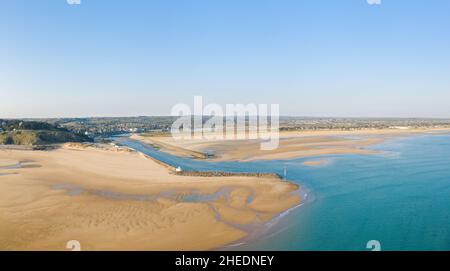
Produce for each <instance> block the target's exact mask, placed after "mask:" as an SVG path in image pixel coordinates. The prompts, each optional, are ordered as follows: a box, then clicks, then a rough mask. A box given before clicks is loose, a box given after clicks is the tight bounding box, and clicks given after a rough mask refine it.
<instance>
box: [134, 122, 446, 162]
mask: <svg viewBox="0 0 450 271" xmlns="http://www.w3.org/2000/svg"><path fill="white" fill-rule="evenodd" d="M448 131H449V129H443V128H429V129H413V128H411V129H361V130H352V131H342V130H319V131H284V132H281V133H280V142H279V146H278V148H276V149H275V150H269V151H266V150H261V148H260V144H261V141H260V140H203V139H184V140H175V139H174V138H172V137H171V136H170V134H166V135H161V134H158V135H157V136H149V135H138V134H135V135H132V138H133V139H136V140H140V141H143V142H146V143H150V144H153V145H156V146H159V147H160V148H161V150H162V151H165V152H168V153H170V154H172V155H177V156H181V157H191V158H205V157H206V155H205V154H206V153H213V154H214V156H213V157H210V159H213V160H216V161H254V160H287V159H294V158H302V157H314V156H320V155H330V154H373V153H376V152H375V151H372V150H369V149H366V147H368V146H371V145H374V144H377V143H380V142H382V141H383V140H384V139H385V138H386V137H394V136H407V135H412V134H418V133H438V132H448Z"/></svg>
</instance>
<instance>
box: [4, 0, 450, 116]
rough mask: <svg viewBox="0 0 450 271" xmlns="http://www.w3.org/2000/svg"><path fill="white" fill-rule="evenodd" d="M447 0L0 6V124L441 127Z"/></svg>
mask: <svg viewBox="0 0 450 271" xmlns="http://www.w3.org/2000/svg"><path fill="white" fill-rule="evenodd" d="M449 12H450V1H448V0H383V1H382V4H381V5H369V4H367V2H366V0H339V1H338V0H308V1H306V0H303V1H302V0H272V1H268V0H267V1H266V0H179V1H175V0H82V3H81V5H68V4H67V3H66V0H32V1H30V0H1V1H0V94H1V95H0V117H63V116H64V117H67V116H69V117H75V116H133V115H169V114H170V109H171V107H172V106H173V105H174V104H176V103H179V102H184V103H192V102H193V96H194V95H203V96H204V99H205V102H208V103H209V102H211V103H220V104H225V103H279V104H280V111H281V113H282V114H283V115H300V116H360V117H364V116H373V117H384V116H393V117H396V116H398V117H450V16H449Z"/></svg>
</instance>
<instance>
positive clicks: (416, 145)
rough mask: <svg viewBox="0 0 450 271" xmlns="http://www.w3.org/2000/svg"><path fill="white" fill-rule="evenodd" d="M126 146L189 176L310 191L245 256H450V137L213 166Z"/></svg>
mask: <svg viewBox="0 0 450 271" xmlns="http://www.w3.org/2000/svg"><path fill="white" fill-rule="evenodd" d="M119 141H120V142H121V143H122V144H124V145H127V146H129V147H131V148H133V149H136V150H138V151H142V152H143V153H145V154H147V155H149V156H152V157H154V158H156V159H158V160H161V161H163V162H165V163H168V164H171V165H173V166H181V167H182V168H183V169H184V170H200V171H216V170H217V171H230V172H275V173H278V174H283V168H284V167H285V166H286V167H287V178H288V179H289V180H290V181H293V182H296V183H298V184H300V186H301V187H302V188H303V189H304V190H310V191H308V199H307V200H304V202H303V206H301V207H300V208H294V209H292V210H289V212H288V214H287V215H286V216H285V217H283V219H281V220H280V221H278V222H276V223H277V227H275V228H274V229H273V230H271V231H269V232H267V234H265V235H264V236H263V237H261V238H257V239H252V240H251V241H250V242H246V243H243V244H236V245H235V246H233V247H232V249H242V250H367V249H366V244H367V242H368V241H369V240H378V241H379V242H380V243H381V249H382V250H450V212H449V208H450V135H420V136H409V137H403V138H389V139H387V140H386V141H384V142H383V143H381V144H378V145H375V146H372V147H370V149H373V150H379V151H381V152H380V154H374V155H333V156H321V157H320V158H324V159H327V161H328V163H326V164H324V165H316V166H307V165H304V164H303V163H304V162H305V161H308V160H310V159H311V158H302V159H294V160H286V161H260V162H245V163H243V162H217V163H216V162H211V161H208V160H194V159H187V158H179V157H175V156H172V155H170V154H167V153H164V152H161V151H158V150H156V149H153V148H152V147H151V146H147V145H145V144H143V143H140V142H136V141H131V140H127V139H126V138H120V139H119Z"/></svg>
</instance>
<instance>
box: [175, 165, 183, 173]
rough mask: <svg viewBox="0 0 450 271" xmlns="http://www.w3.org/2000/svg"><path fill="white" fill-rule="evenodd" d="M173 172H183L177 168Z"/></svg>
mask: <svg viewBox="0 0 450 271" xmlns="http://www.w3.org/2000/svg"><path fill="white" fill-rule="evenodd" d="M175 172H183V169H181V167H180V166H179V167H177V168H176V169H175Z"/></svg>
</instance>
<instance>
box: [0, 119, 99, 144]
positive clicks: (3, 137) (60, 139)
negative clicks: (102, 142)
mask: <svg viewBox="0 0 450 271" xmlns="http://www.w3.org/2000/svg"><path fill="white" fill-rule="evenodd" d="M66 142H92V139H91V138H89V137H87V136H85V135H83V134H78V133H74V132H71V131H69V130H67V129H66V128H62V127H58V126H56V125H53V124H49V123H46V122H38V121H20V120H0V145H33V146H34V145H48V144H56V143H66Z"/></svg>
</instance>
